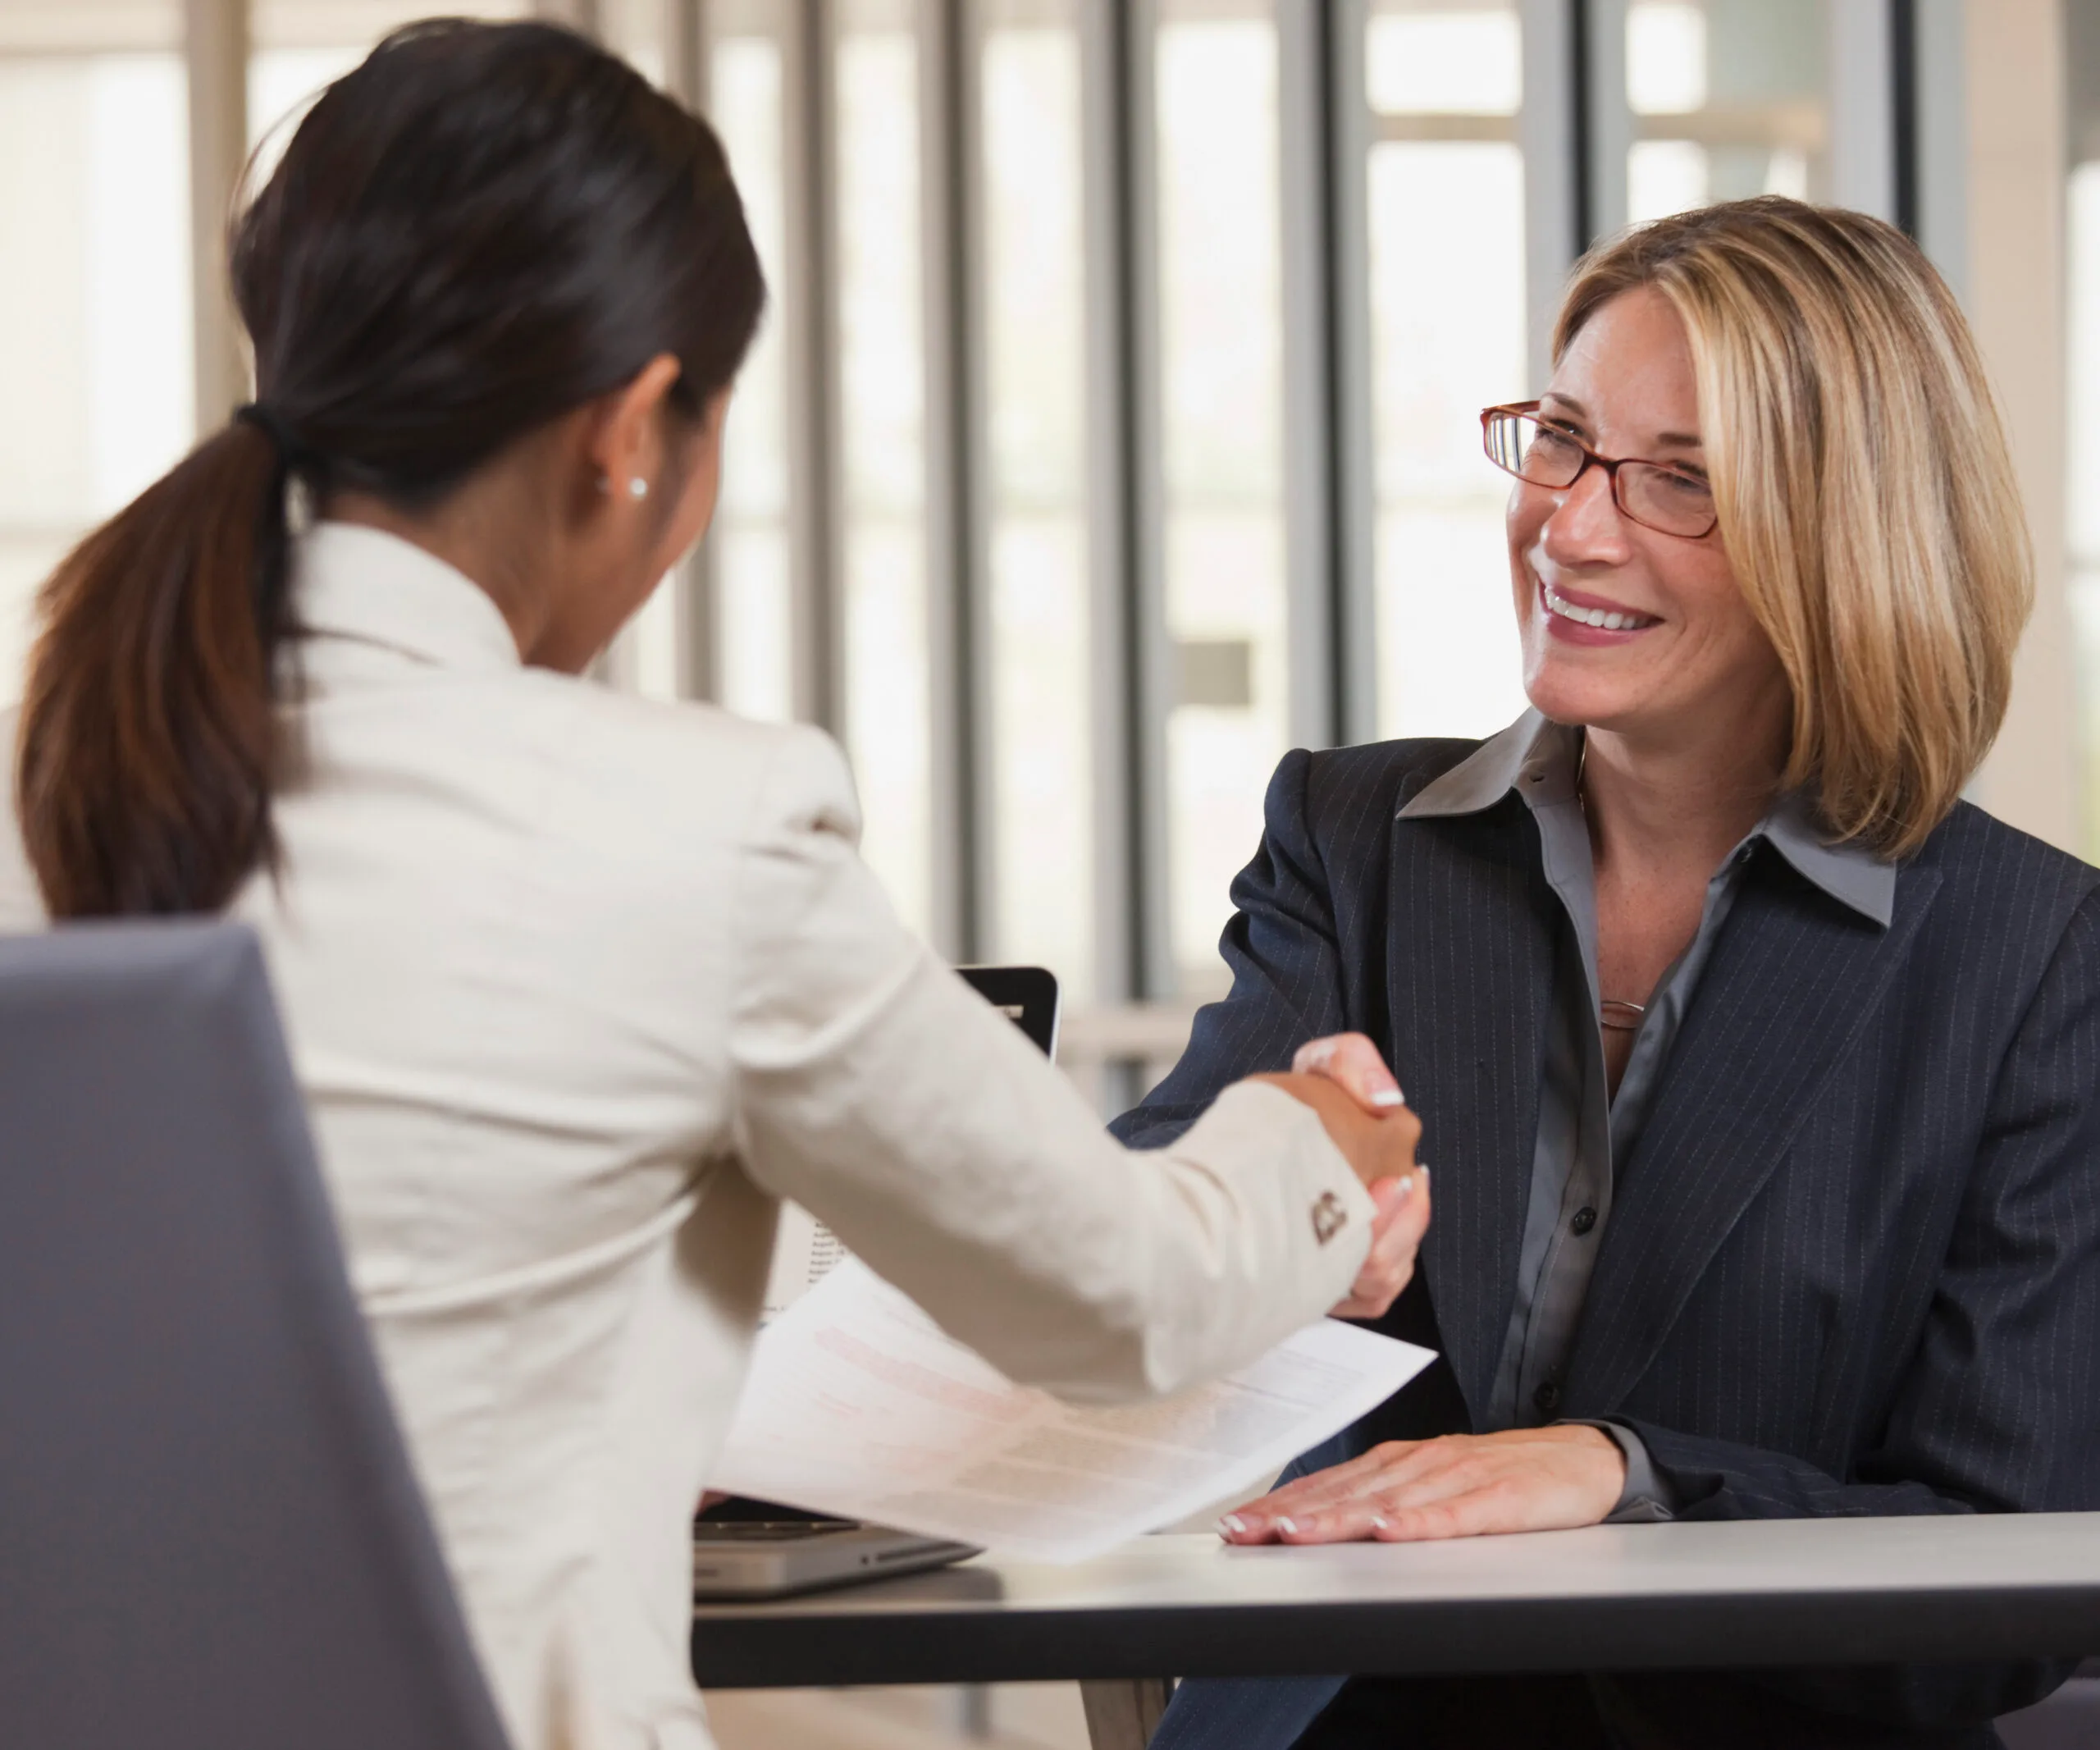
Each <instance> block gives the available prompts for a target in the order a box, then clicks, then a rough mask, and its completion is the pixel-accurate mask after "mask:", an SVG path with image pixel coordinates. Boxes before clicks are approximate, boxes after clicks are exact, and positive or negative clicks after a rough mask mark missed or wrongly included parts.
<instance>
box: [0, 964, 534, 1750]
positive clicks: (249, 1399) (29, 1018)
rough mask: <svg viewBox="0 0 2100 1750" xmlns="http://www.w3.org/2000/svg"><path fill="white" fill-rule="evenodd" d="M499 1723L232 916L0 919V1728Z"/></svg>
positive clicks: (396, 1727)
mask: <svg viewBox="0 0 2100 1750" xmlns="http://www.w3.org/2000/svg"><path fill="white" fill-rule="evenodd" d="M0 1744H8V1745H21V1746H23V1747H25V1750H26V1747H30V1746H34V1747H36V1750H136V1747H138V1746H140V1745H152V1746H153V1747H155V1750H287V1747H289V1746H294V1745H296V1746H298V1747H299V1750H374V1747H377V1746H381V1745H383V1746H386V1750H440V1747H442V1750H504V1734H503V1730H502V1728H501V1726H500V1723H499V1721H498V1720H497V1716H496V1714H495V1708H494V1705H493V1703H492V1702H491V1699H490V1697H489V1694H488V1693H487V1690H486V1687H485V1685H484V1684H483V1681H482V1675H481V1672H480V1670H479V1668H478V1666H477V1664H476V1661H475V1658H474V1655H473V1650H472V1647H471V1646H470V1643H469V1642H468V1635H467V1630H466V1626H465V1624H464V1621H463V1619H462V1617H461V1615H460V1614H459V1608H458V1606H457V1604H456V1602H455V1601H454V1597H453V1594H452V1590H451V1586H450V1581H449V1579H448V1578H447V1575H446V1573H445V1566H444V1563H443V1560H442V1559H441V1556H440V1554H439V1551H438V1548H437V1545H436V1540H435V1538H434V1537H433V1536H432V1533H431V1528H430V1524H429V1522H428V1520H427V1518H426V1517H425V1514H424V1510H423V1506H422V1498H421V1496H420V1495H419V1493H418V1489H417V1486H416V1483H415V1481H414V1478H413V1474H411V1472H410V1470H409V1464H408V1460H407V1456H406V1454H405V1453H404V1451H403V1449H402V1446H401V1443H400V1440H399V1436H398V1434H397V1432H396V1431H395V1425H394V1420H393V1415H392V1411H391V1410H390V1405H389V1404H388V1400H387V1397H386V1390H385V1387H383V1385H382V1383H381V1378H380V1375H379V1371H378V1368H377V1363H376V1361H375V1359H374V1357H373V1355H372V1350H371V1348H370V1346H369V1344H368V1341H367V1339H366V1336H365V1331H364V1327H363V1321H362V1319H361V1318H360V1315H359V1314H358V1309H357V1305H356V1303H355V1302H354V1300H353V1299H352V1297H351V1294H350V1289H349V1283H348V1281H347V1280H346V1278H345V1274H344V1271H343V1265H342V1262H341V1258H340V1252H339V1250H338V1249H337V1245H336V1234H335V1230H334V1227H333V1224H332V1222H331V1218H330V1214H329V1209H328V1204H327V1200H326V1195H325V1194H324V1192H323V1190H322V1185H321V1182H320V1179H319V1177H318V1175H317V1171H316V1167H315V1161H314V1156H313V1146H312V1144H311V1142H310V1140H309V1139H308V1133H307V1128H306V1123H305V1120H304V1114H303V1113H302V1110H301V1107H300V1102H299V1093H298V1090H297V1088H296V1086H295V1085H294V1081H293V1079H292V1072H291V1067H290V1062H289V1060H288V1058H287V1057H286V1053H285V1045H284V1042H283V1039H282V1037H281V1034H280V1033H279V1030H278V1027H277V1021H276V1012H275V1009H274V1008H273V1006H272V1001H271V997H270V991H269V986H268V984H267V980H266V979H265V977H264V974H263V959H262V955H261V953H260V951H259V949H258V947H257V944H256V943H255V940H254V939H253V936H251V935H250V934H249V933H248V932H247V931H246V930H242V929H240V928H237V927H235V926H233V925H223V924H207V923H168V924H146V925H94V926H87V927H79V928H69V929H66V930H61V931H59V932H58V933H57V934H52V935H49V936H43V937H17V938H7V939H0Z"/></svg>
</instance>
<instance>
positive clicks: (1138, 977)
mask: <svg viewBox="0 0 2100 1750" xmlns="http://www.w3.org/2000/svg"><path fill="white" fill-rule="evenodd" d="M1124 15H1125V7H1124V6H1123V5H1122V4H1121V0H1082V4H1081V7H1080V103H1081V106H1082V109H1081V113H1082V115H1083V117H1084V126H1083V128H1082V131H1081V147H1082V151H1083V153H1084V158H1083V162H1082V167H1081V178H1082V189H1083V195H1082V200H1081V212H1082V215H1083V219H1082V222H1083V223H1084V226H1085V237H1084V251H1085V276H1086V277H1085V300H1086V349H1087V385H1086V428H1087V436H1088V441H1087V457H1088V467H1087V477H1086V497H1087V541H1086V551H1087V562H1088V570H1089V649H1090V651H1091V653H1092V691H1093V711H1094V735H1093V747H1092V753H1091V768H1092V782H1091V784H1090V785H1089V793H1090V794H1091V797H1092V801H1093V870H1092V881H1093V893H1094V902H1093V912H1094V929H1093V942H1094V966H1093V984H1094V989H1095V992H1096V994H1097V996H1098V999H1099V1000H1100V1001H1101V1002H1102V1003H1126V1002H1130V1001H1134V1000H1135V999H1136V998H1138V997H1139V996H1140V995H1141V994H1143V993H1144V962H1143V948H1142V943H1143V937H1144V865H1143V857H1142V851H1141V848H1140V845H1139V834H1138V826H1137V823H1138V818H1139V809H1140V807H1141V806H1142V805H1141V802H1140V797H1139V792H1140V790H1141V788H1143V786H1142V784H1141V782H1140V777H1139V772H1140V764H1141V754H1140V747H1141V743H1142V731H1141V729H1140V724H1141V721H1142V720H1141V718H1140V716H1139V711H1138V709H1137V693H1138V688H1137V684H1136V679H1135V675H1136V660H1135V647H1134V640H1133V637H1132V633H1133V631H1134V625H1135V621H1136V615H1135V614H1134V612H1133V611H1132V604H1133V603H1134V599H1135V595H1136V582H1135V580H1136V575H1137V564H1138V548H1139V541H1138V536H1137V514H1138V503H1139V497H1140V496H1141V495H1140V494H1139V491H1138V488H1137V486H1136V481H1135V477H1136V463H1135V455H1136V442H1137V437H1138V433H1139V423H1140V422H1139V414H1138V410H1137V401H1138V399H1139V393H1140V391H1139V386H1138V382H1139V372H1138V371H1137V370H1136V368H1135V353H1136V350H1137V341H1136V332H1135V331H1136V327H1137V319H1136V295H1135V287H1134V272H1133V268H1132V264H1131V261H1130V251H1131V245H1132V242H1133V231H1134V226H1133V222H1132V213H1131V199H1132V193H1133V190H1134V187H1135V185H1136V182H1137V177H1136V175H1135V172H1134V170H1133V168H1132V166H1131V162H1130V159H1131V151H1132V147H1131V141H1132V138H1133V136H1134V132H1135V130H1136V120H1135V118H1134V117H1133V115H1132V114H1131V104H1130V91H1131V88H1132V84H1133V80H1132V76H1131V69H1130V60H1131V31H1132V30H1133V29H1134V26H1133V25H1131V24H1130V21H1128V20H1127V19H1126V18H1125V16H1124Z"/></svg>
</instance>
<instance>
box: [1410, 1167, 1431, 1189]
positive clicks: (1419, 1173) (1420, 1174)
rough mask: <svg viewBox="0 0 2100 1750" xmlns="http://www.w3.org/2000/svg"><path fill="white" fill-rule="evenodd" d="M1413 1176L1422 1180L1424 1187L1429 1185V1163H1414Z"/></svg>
mask: <svg viewBox="0 0 2100 1750" xmlns="http://www.w3.org/2000/svg"><path fill="white" fill-rule="evenodd" d="M1413 1177H1416V1178H1418V1179H1420V1180H1421V1181H1422V1183H1423V1184H1424V1185H1427V1184H1428V1183H1429V1163H1428V1162H1427V1161H1417V1162H1416V1163H1414V1173H1413Z"/></svg>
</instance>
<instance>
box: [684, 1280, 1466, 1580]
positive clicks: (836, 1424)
mask: <svg viewBox="0 0 2100 1750" xmlns="http://www.w3.org/2000/svg"><path fill="white" fill-rule="evenodd" d="M1431 1359H1433V1357H1432V1355H1431V1351H1429V1350H1426V1349H1419V1348H1417V1347H1416V1346H1413V1344H1411V1343H1399V1342H1395V1341H1393V1340H1392V1339H1391V1338H1390V1337H1383V1336H1377V1335H1376V1334H1374V1333H1373V1332H1368V1331H1363V1330H1359V1329H1358V1328H1357V1327H1354V1326H1353V1325H1345V1324H1341V1323H1336V1322H1335V1320H1332V1319H1322V1320H1321V1321H1319V1322H1318V1323H1316V1324H1312V1325H1308V1326H1307V1327H1305V1329H1303V1331H1301V1332H1299V1333H1298V1334H1297V1335H1296V1336H1293V1337H1291V1338H1290V1339H1289V1340H1288V1341H1285V1342H1283V1343H1281V1344H1279V1345H1278V1346H1276V1348H1275V1349H1273V1350H1270V1351H1269V1353H1268V1354H1267V1355H1263V1356H1262V1357H1261V1358H1260V1359H1258V1360H1256V1361H1253V1362H1252V1363H1250V1364H1248V1365H1247V1366H1245V1367H1243V1368H1240V1369H1239V1371H1238V1372H1237V1373H1232V1374H1230V1375H1228V1376H1227V1377H1226V1378H1223V1379H1221V1380H1217V1381H1216V1382H1212V1384H1209V1385H1206V1386H1198V1387H1194V1388H1193V1389H1191V1390H1189V1391H1184V1392H1180V1393H1179V1394H1177V1395H1176V1396H1173V1397H1171V1398H1166V1399H1162V1400H1157V1401H1155V1402H1152V1403H1145V1404H1132V1405H1118V1406H1116V1407H1113V1408H1110V1409H1097V1408H1084V1409H1083V1408H1077V1407H1075V1406H1073V1405H1068V1404H1061V1403H1060V1402H1058V1401H1057V1399H1055V1398H1053V1397H1052V1396H1049V1394H1048V1393H1047V1392H1044V1391H1036V1390H1034V1389H1033V1388H1030V1387H1022V1386H1016V1385H1014V1384H1012V1383H1011V1382H1009V1381H1008V1380H1007V1379H1006V1378H1004V1377H1003V1376H1002V1375H1001V1374H1000V1373H998V1370H997V1369H995V1368H993V1367H992V1366H991V1365H990V1364H988V1363H987V1362H985V1361H984V1360H983V1359H980V1358H979V1356H978V1355H975V1353H974V1352H973V1351H971V1350H969V1349H967V1348H966V1347H965V1346H963V1345H962V1344H961V1343H958V1342H956V1341H955V1340H954V1339H953V1338H952V1337H950V1336H947V1334H946V1333H945V1332H943V1331H942V1330H941V1329H940V1328H939V1327H938V1326H937V1325H935V1324H934V1322H933V1321H932V1320H931V1319H930V1318H928V1317H927V1316H926V1315H925V1314H924V1313H923V1312H921V1311H920V1309H919V1308H918V1307H917V1306H915V1305H913V1304H912V1302H911V1300H909V1299H907V1298H906V1296H905V1295H903V1294H902V1293H900V1292H899V1291H897V1290H896V1289H894V1288H892V1287H891V1286H889V1285H888V1283H886V1282H883V1281H882V1280H881V1279H880V1278H879V1277H877V1276H875V1275H874V1273H873V1272H871V1271H870V1270H869V1269H868V1268H867V1267H866V1266H865V1265H864V1264H862V1263H859V1262H858V1261H857V1260H855V1259H847V1260H845V1261H844V1262H842V1263H838V1264H837V1265H836V1266H835V1267H834V1268H832V1269H830V1271H829V1273H828V1274H826V1275H824V1278H823V1280H822V1282H819V1284H818V1286H815V1288H813V1289H811V1290H810V1291H808V1292H807V1293H806V1294H804V1295H801V1297H800V1298H799V1299H797V1300H796V1301H795V1303H794V1305H792V1306H791V1307H789V1308H788V1309H787V1310H786V1311H785V1312H783V1313H782V1314H779V1315H778V1316H777V1317H776V1318H774V1319H773V1320H772V1322H771V1323H769V1325H767V1327H765V1330H764V1331H763V1332H760V1336H759V1340H758V1347H757V1352H756V1355H755V1356H754V1358H753V1361H752V1365H751V1375H750V1378H748V1380H747V1381H746V1384H745V1387H744V1393H743V1396H742V1400H741V1401H740V1403H739V1404H738V1405H737V1416H736V1420H735V1422H734V1423H733V1425H732V1426H731V1428H730V1430H729V1436H728V1443H727V1445H726V1446H724V1450H723V1452H722V1455H721V1456H720V1457H719V1459H718V1460H717V1461H716V1463H715V1464H714V1467H713V1470H712V1474H710V1477H709V1478H708V1487H710V1488H717V1489H724V1490H727V1491H728V1492H730V1493H732V1494H737V1495H753V1496H759V1497H760V1498H761V1499H764V1500H767V1501H783V1502H787V1503H788V1504H790V1505H792V1506H797V1507H801V1508H805V1509H806V1510H811V1511H815V1512H819V1513H835V1514H838V1515H842V1516H844V1517H846V1518H849V1519H866V1520H870V1521H873V1522H874V1523H876V1524H884V1525H894V1526H897V1527H900V1528H902V1529H904V1530H906V1531H915V1532H920V1533H925V1534H926V1535H928V1536H931V1537H938V1538H955V1539H957V1540H959V1541H960V1542H965V1543H975V1544H981V1545H983V1546H984V1547H987V1548H989V1549H996V1550H998V1551H1002V1552H1003V1553H1006V1554H1009V1555H1013V1556H1020V1557H1022V1558H1024V1559H1027V1560H1039V1561H1052V1562H1064V1561H1078V1560H1083V1559H1084V1558H1085V1557H1087V1556H1093V1555H1098V1553H1099V1552H1100V1551H1103V1550H1105V1549H1107V1548H1109V1547H1111V1546H1112V1545H1114V1544H1117V1543H1121V1542H1123V1541H1124V1540H1125V1538H1134V1537H1136V1536H1139V1534H1141V1533H1145V1532H1148V1531H1156V1530H1157V1529H1158V1528H1160V1527H1162V1526H1163V1525H1170V1524H1173V1523H1174V1522H1175V1521H1176V1519H1181V1518H1183V1517H1185V1516H1186V1515H1189V1514H1190V1513H1193V1512H1194V1511H1196V1510H1198V1508H1200V1507H1203V1506H1205V1505H1207V1504H1208V1503H1210V1502H1212V1501H1218V1500H1221V1499H1223V1498H1224V1497H1226V1496H1229V1495H1231V1494H1232V1493H1233V1492H1235V1490H1252V1489H1253V1488H1255V1487H1258V1486H1260V1484H1261V1483H1263V1482H1264V1481H1266V1479H1267V1478H1269V1477H1271V1476H1273V1475H1274V1474H1276V1471H1277V1469H1280V1468H1281V1466H1282V1465H1283V1464H1285V1463H1286V1462H1288V1461H1289V1460H1290V1459H1292V1458H1294V1457H1295V1456H1296V1455H1298V1454H1299V1453H1300V1452H1303V1451H1304V1450H1305V1449H1306V1448H1307V1447H1308V1446H1317V1444H1318V1443H1319V1442H1322V1441H1323V1440H1325V1439H1326V1438H1327V1437H1329V1436H1330V1435H1332V1434H1335V1433H1337V1432H1340V1430H1341V1429H1343V1428H1346V1427H1347V1426H1348V1425H1349V1423H1352V1422H1354V1421H1355V1420H1356V1419H1357V1418H1358V1417H1359V1416H1361V1415H1363V1414H1365V1413H1366V1412H1367V1411H1368V1410H1371V1409H1372V1408H1373V1407H1374V1406H1375V1405H1378V1404H1381V1403H1382V1402H1384V1401H1385V1400H1386V1398H1388V1397H1390V1396H1392V1394H1393V1393H1394V1392H1395V1391H1398V1390H1399V1388H1400V1387H1402V1386H1404V1385H1405V1384H1406V1383H1407V1382H1408V1380H1410V1379H1412V1378H1413V1377H1414V1376H1415V1375H1416V1374H1417V1373H1419V1372H1420V1371H1421V1370H1422V1368H1424V1367H1426V1366H1427V1364H1429V1362H1430V1361H1431Z"/></svg>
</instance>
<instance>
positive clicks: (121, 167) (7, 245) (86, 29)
mask: <svg viewBox="0 0 2100 1750" xmlns="http://www.w3.org/2000/svg"><path fill="white" fill-rule="evenodd" d="M181 28H182V25H181V11H180V7H179V6H178V5H176V4H175V3H174V0H169V3H167V4H165V5H149V4H133V5H118V4H109V3H103V4H97V3H94V0H66V3H57V0H54V3H52V4H48V5H28V6H22V7H16V8H14V9H12V10H11V11H8V12H7V13H5V14H0V260H4V261H5V262H7V264H8V271H7V272H6V273H5V274H4V275H0V406H5V407H6V408H7V409H8V412H9V417H8V418H7V420H6V421H5V422H4V423H0V705H6V704H8V703H11V702H12V701H14V700H15V699H16V698H17V697H20V694H21V674H22V664H23V661H24V660H25V657H26V656H27V654H28V647H29V640H30V627H31V605H32V603H33V601H34V596H35V592H36V590H37V587H38V586H39V584H40V583H42V582H43V579H44V578H45V577H46V576H47V575H48V573H50V571H51V569H52V566H54V565H55V564H57V562H58V560H60V558H61V557H62V556H63V555H64V554H65V553H66V551H67V549H69V548H70V547H71V546H72V545H73V543H74V542H75V541H77V540H78V539H79V538H80V536H82V535H83V534H84V533H85V532H87V531H88V529H89V528H91V527H92V526H93V525H94V523H96V522H97V521H98V520H99V519H102V518H103V517H105V516H107V515H108V514H110V513H112V511H114V510H116V509H119V508H120V507H121V505H124V504H125V503H126V502H127V501H128V500H130V498H131V497H132V496H135V494H136V493H137V492H138V491H139V490H140V489H141V488H142V487H145V486H146V485H147V484H148V482H151V481H152V480H153V478H154V477H156V476H158V475H159V474H160V473H162V472H163V471H164V470H165V469H167V468H168V467H169V466H170V465H171V464H173V463H174V462H175V461H176V459H178V458H179V457H180V455H182V452H183V451H184V450H185V448H187V447H188V445H189V436H190V431H191V423H192V414H191V397H192V389H191V383H190V362H189V331H190V276H189V145H188V117H187V106H186V101H185V80H184V73H183V62H182V55H181Z"/></svg>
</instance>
